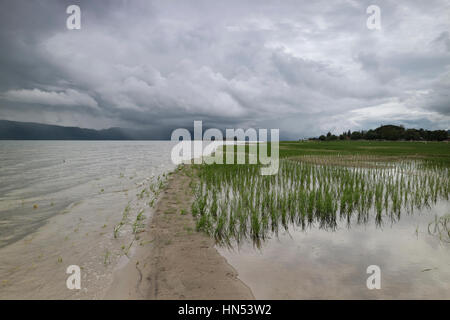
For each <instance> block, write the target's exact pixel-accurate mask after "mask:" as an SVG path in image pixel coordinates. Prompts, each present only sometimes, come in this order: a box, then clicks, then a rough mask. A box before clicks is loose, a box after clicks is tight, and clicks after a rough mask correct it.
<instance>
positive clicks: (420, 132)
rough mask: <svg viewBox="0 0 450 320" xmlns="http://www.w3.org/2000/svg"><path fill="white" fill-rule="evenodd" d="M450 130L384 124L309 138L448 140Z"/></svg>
mask: <svg viewBox="0 0 450 320" xmlns="http://www.w3.org/2000/svg"><path fill="white" fill-rule="evenodd" d="M449 136H450V130H447V131H446V130H424V129H405V128H404V127H403V126H395V125H384V126H380V127H378V128H376V129H370V130H361V131H353V132H352V131H350V130H348V131H347V132H343V133H342V134H340V135H339V136H337V135H334V134H332V133H331V132H328V133H327V134H326V135H321V136H319V137H315V138H310V139H309V140H320V141H333V140H391V141H396V140H407V141H444V140H448V139H449Z"/></svg>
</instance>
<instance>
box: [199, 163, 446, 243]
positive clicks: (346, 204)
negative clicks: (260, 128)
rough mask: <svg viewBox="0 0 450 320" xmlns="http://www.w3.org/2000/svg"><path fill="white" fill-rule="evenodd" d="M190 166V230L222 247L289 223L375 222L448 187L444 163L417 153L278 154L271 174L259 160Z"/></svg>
mask: <svg viewBox="0 0 450 320" xmlns="http://www.w3.org/2000/svg"><path fill="white" fill-rule="evenodd" d="M195 168H196V169H197V172H198V179H197V182H196V183H195V184H193V185H192V187H193V190H194V197H195V200H194V202H193V204H192V212H193V215H194V216H195V217H196V221H197V225H196V229H197V230H198V231H203V232H206V233H207V234H209V235H211V236H212V237H214V239H215V240H216V242H217V243H218V244H219V245H224V246H233V245H234V244H237V245H239V244H240V243H241V242H242V241H244V240H245V239H251V240H252V241H253V244H254V245H255V246H256V247H260V246H261V244H262V242H263V241H265V240H266V239H267V238H268V237H271V236H277V235H278V232H279V231H280V230H286V231H288V230H289V228H290V226H295V227H300V228H302V229H306V228H307V227H311V226H313V225H317V226H318V227H319V228H322V229H327V230H335V229H336V228H337V226H338V223H339V222H340V221H344V222H345V223H346V224H347V225H348V226H350V225H351V224H352V223H357V224H362V223H368V222H369V221H370V220H371V219H373V220H374V221H375V223H376V224H377V225H378V226H381V225H382V224H383V222H384V221H385V220H386V219H387V220H388V221H390V222H395V221H397V220H399V219H400V216H401V214H402V213H403V212H406V213H412V212H413V211H414V210H417V209H421V208H424V207H431V206H432V205H433V204H434V203H436V202H437V201H438V200H440V199H446V200H448V199H449V194H450V179H449V168H448V166H447V165H446V163H439V162H435V161H426V160H423V159H417V157H404V158H403V159H402V158H400V157H395V159H394V158H393V157H383V156H370V155H354V156H351V155H346V156H342V157H340V156H320V155H314V156H311V155H309V156H308V155H306V156H302V157H295V158H285V159H282V160H281V161H280V168H279V171H278V174H277V175H273V176H262V175H260V165H219V164H212V165H206V164H202V165H197V166H195Z"/></svg>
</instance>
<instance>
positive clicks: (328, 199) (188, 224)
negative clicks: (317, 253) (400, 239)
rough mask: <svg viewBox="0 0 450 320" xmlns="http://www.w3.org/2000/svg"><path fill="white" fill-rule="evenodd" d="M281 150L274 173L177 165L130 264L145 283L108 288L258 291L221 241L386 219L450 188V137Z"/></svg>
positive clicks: (159, 294) (433, 221)
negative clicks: (224, 250)
mask: <svg viewBox="0 0 450 320" xmlns="http://www.w3.org/2000/svg"><path fill="white" fill-rule="evenodd" d="M223 151H225V150H224V149H223V150H216V152H223ZM248 153H249V145H248V144H246V156H247V157H249V154H248ZM223 156H225V153H224V154H223ZM235 156H237V147H236V146H235ZM280 158H281V159H280V170H279V173H278V174H277V175H274V176H267V177H265V176H260V175H259V167H260V165H217V164H200V165H194V164H187V165H186V164H185V165H181V166H179V167H178V168H177V169H176V170H175V171H173V172H171V173H170V174H169V179H168V182H167V186H166V187H165V188H164V189H163V191H162V195H161V198H160V199H159V200H158V202H157V205H156V210H155V212H154V215H153V217H152V219H151V222H150V228H149V230H150V231H149V232H147V233H146V235H145V236H144V237H148V239H147V240H143V241H148V242H149V243H151V244H152V245H151V249H150V250H149V249H148V247H147V246H146V247H144V248H138V252H137V253H136V254H135V255H134V256H133V257H132V260H131V261H130V263H129V264H128V267H127V268H128V269H129V270H128V274H133V273H135V279H138V283H137V284H136V285H132V286H131V287H130V284H131V283H135V282H133V281H131V282H130V281H125V280H126V279H129V277H127V276H124V272H126V271H122V272H121V273H119V274H118V276H117V277H116V281H115V284H114V285H113V286H112V290H110V293H109V294H108V295H107V297H116V296H117V293H118V292H123V290H124V289H123V288H124V287H125V288H127V290H128V291H127V292H128V293H129V294H128V296H127V298H145V299H241V298H242V299H251V298H253V294H252V293H251V291H250V289H249V288H248V287H247V286H246V285H245V284H244V283H242V282H241V281H240V280H239V279H238V274H237V272H236V271H235V270H234V269H233V268H232V267H231V266H230V265H229V264H228V263H227V261H226V260H225V258H223V257H222V256H221V255H220V254H219V253H218V251H217V250H216V249H215V246H216V245H217V246H219V247H229V248H234V247H239V243H240V242H243V241H252V242H253V245H254V247H256V248H261V246H262V244H263V242H264V241H265V240H266V239H267V238H271V237H273V236H275V237H276V236H277V234H278V232H279V231H282V230H288V229H289V227H290V226H292V225H294V226H299V227H300V228H302V229H305V228H307V227H309V226H311V225H313V224H314V225H316V226H318V227H319V228H323V229H325V230H333V229H334V228H336V226H337V222H338V221H342V220H343V221H346V223H347V224H348V226H349V227H350V225H352V224H362V223H370V222H372V223H375V224H377V225H380V226H381V225H382V224H383V222H384V221H387V222H389V223H393V222H396V221H398V220H399V219H400V216H401V215H402V214H413V213H414V211H415V210H417V211H419V210H420V209H421V208H429V207H431V206H433V205H434V204H435V203H436V202H437V201H439V200H444V201H445V200H446V201H448V199H449V195H450V179H449V168H450V147H449V146H448V144H446V143H443V142H433V143H429V144H426V145H425V144H423V143H420V142H394V141H389V142H388V141H384V142H382V141H370V142H368V141H329V142H314V141H309V142H282V143H280ZM448 223H449V219H448V216H444V217H440V218H438V217H430V225H429V233H430V234H433V233H434V234H436V235H437V236H438V237H440V238H441V240H443V241H444V242H447V243H448V242H449V241H448V240H447V238H448V239H450V233H449V225H448ZM130 268H131V269H130ZM130 270H131V271H130ZM117 279H119V280H117ZM120 279H121V280H120ZM120 282H121V284H120ZM133 288H134V289H133ZM119 289H120V290H119Z"/></svg>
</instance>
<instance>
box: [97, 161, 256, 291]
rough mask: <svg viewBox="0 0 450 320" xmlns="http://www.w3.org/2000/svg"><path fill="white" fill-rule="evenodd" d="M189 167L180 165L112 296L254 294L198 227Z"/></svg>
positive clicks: (120, 271)
mask: <svg viewBox="0 0 450 320" xmlns="http://www.w3.org/2000/svg"><path fill="white" fill-rule="evenodd" d="M190 179H191V178H190V177H189V176H187V175H186V171H184V170H177V171H175V172H174V173H172V174H171V175H170V177H169V179H168V183H167V187H166V189H165V190H164V191H163V193H162V194H161V195H160V198H159V201H158V203H157V205H156V208H155V211H154V214H153V218H152V219H151V222H150V224H149V226H148V227H147V228H146V231H145V233H142V234H141V238H140V239H139V241H141V242H142V243H148V245H144V246H140V247H138V248H137V249H136V251H135V252H134V253H133V255H132V256H131V258H130V260H129V261H128V262H127V263H126V264H124V265H123V266H122V267H120V268H119V269H118V270H116V272H115V274H114V280H113V283H112V285H111V287H110V289H109V290H108V291H107V292H106V295H105V297H104V298H106V299H201V300H203V299H253V298H254V296H253V294H252V292H251V290H250V289H249V288H248V287H247V286H246V285H245V284H244V283H243V282H242V281H240V280H239V279H238V274H237V272H236V270H234V269H233V268H232V267H231V266H230V265H229V264H228V263H227V261H226V260H225V258H224V257H223V256H221V255H220V254H219V253H218V251H217V250H216V248H215V247H214V240H213V239H211V238H210V237H208V236H206V235H205V234H203V233H200V232H196V231H195V221H194V218H193V216H192V214H191V203H192V192H191V188H190V186H189V182H190Z"/></svg>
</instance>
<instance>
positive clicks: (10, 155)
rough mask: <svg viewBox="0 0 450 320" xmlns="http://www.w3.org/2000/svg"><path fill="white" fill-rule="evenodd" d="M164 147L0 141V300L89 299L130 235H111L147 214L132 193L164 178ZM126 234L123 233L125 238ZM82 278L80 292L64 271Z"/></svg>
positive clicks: (167, 144)
mask: <svg viewBox="0 0 450 320" xmlns="http://www.w3.org/2000/svg"><path fill="white" fill-rule="evenodd" d="M173 145H174V143H173V142H170V141H142V142H141V141H0V257H1V259H0V298H71V297H80V298H93V297H99V296H98V294H99V292H101V290H100V289H101V288H100V287H102V288H103V287H106V286H107V285H108V281H109V276H110V274H111V272H112V270H113V266H114V264H115V263H117V261H118V260H119V259H120V258H121V256H120V252H121V248H122V247H123V246H128V245H129V241H130V234H127V233H126V228H124V232H123V234H121V236H120V238H119V239H114V237H113V228H114V225H116V224H117V223H118V222H119V221H120V219H121V217H122V212H123V211H124V208H125V207H126V206H127V205H128V204H129V203H130V204H131V210H130V211H131V212H130V215H131V216H132V215H133V214H136V213H137V210H142V209H145V215H146V217H147V218H148V217H149V216H150V215H151V209H150V208H149V206H148V205H147V204H146V203H145V202H144V201H141V203H140V202H138V201H136V194H137V193H138V192H139V191H140V187H141V186H142V185H144V184H146V183H147V184H148V183H149V182H150V181H152V180H154V179H156V177H157V176H159V175H161V174H163V173H166V172H168V171H170V170H172V169H173V168H174V167H175V166H174V165H173V164H172V162H171V160H170V151H171V149H172V146H173ZM128 233H131V232H128ZM70 264H76V265H79V266H81V267H83V270H85V271H86V272H85V278H84V283H83V287H84V288H85V290H84V291H82V292H78V293H74V292H71V291H70V290H68V289H67V288H66V285H65V279H66V277H67V275H66V273H65V271H66V268H67V266H68V265H70Z"/></svg>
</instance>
